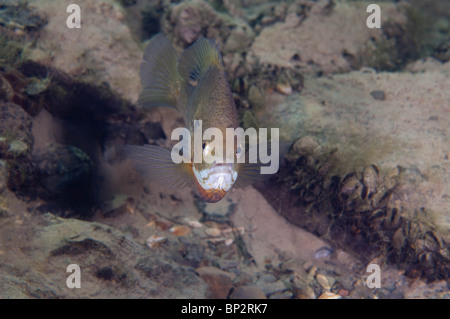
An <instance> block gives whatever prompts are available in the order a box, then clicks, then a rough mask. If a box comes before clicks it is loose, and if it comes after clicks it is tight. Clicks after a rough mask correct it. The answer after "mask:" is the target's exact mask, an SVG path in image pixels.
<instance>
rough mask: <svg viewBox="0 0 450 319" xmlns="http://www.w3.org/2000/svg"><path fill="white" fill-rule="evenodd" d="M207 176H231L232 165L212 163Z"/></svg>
mask: <svg viewBox="0 0 450 319" xmlns="http://www.w3.org/2000/svg"><path fill="white" fill-rule="evenodd" d="M210 170H211V171H210V173H209V175H210V176H211V175H213V174H222V173H225V174H226V173H228V174H233V165H232V164H227V163H214V164H213V165H212V166H211V168H210Z"/></svg>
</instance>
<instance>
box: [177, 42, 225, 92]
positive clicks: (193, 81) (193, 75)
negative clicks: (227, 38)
mask: <svg viewBox="0 0 450 319" xmlns="http://www.w3.org/2000/svg"><path fill="white" fill-rule="evenodd" d="M210 66H215V67H217V68H218V69H219V70H222V69H223V65H222V59H221V56H220V52H219V49H218V48H217V45H216V44H215V42H214V40H210V39H206V38H200V39H198V40H197V41H195V43H194V44H193V45H191V46H190V47H189V48H187V49H186V50H184V52H183V53H182V54H181V56H180V59H179V60H178V73H179V74H180V76H181V78H182V79H183V80H184V81H186V82H187V83H189V84H190V85H191V86H196V85H197V84H198V81H199V80H200V78H201V77H202V76H203V75H204V74H205V73H206V72H207V70H208V68H209V67H210Z"/></svg>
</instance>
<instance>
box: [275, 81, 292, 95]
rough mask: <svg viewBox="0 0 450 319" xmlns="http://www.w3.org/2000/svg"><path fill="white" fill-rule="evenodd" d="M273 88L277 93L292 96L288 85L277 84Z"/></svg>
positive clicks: (290, 87)
mask: <svg viewBox="0 0 450 319" xmlns="http://www.w3.org/2000/svg"><path fill="white" fill-rule="evenodd" d="M275 88H276V89H277V91H278V92H280V93H283V94H285V95H290V94H292V86H291V85H290V84H289V83H278V84H277V85H276V86H275Z"/></svg>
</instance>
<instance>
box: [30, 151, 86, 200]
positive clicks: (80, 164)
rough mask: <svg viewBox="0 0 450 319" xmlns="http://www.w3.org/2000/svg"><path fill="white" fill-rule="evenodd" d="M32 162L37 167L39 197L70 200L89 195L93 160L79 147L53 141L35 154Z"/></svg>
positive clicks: (80, 198)
mask: <svg viewBox="0 0 450 319" xmlns="http://www.w3.org/2000/svg"><path fill="white" fill-rule="evenodd" d="M33 163H34V165H35V167H36V168H37V169H38V170H39V179H38V183H39V185H40V186H41V187H42V189H43V190H42V192H39V193H40V194H39V195H40V196H42V197H44V198H47V199H58V200H62V201H65V200H69V201H70V202H71V203H75V202H80V201H81V202H82V201H88V198H90V196H92V195H89V192H90V191H92V179H91V178H92V167H93V163H92V161H91V159H90V158H89V156H88V155H86V154H85V153H84V152H83V151H82V150H80V149H79V148H77V147H75V146H71V145H61V144H57V143H53V144H50V145H49V146H48V147H47V148H45V149H41V150H39V151H38V152H37V153H36V154H34V155H33Z"/></svg>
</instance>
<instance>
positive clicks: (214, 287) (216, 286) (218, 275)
mask: <svg viewBox="0 0 450 319" xmlns="http://www.w3.org/2000/svg"><path fill="white" fill-rule="evenodd" d="M196 272H197V273H198V274H199V276H200V278H202V279H203V280H204V281H205V282H206V283H207V284H208V287H209V290H208V292H207V294H206V298H215V299H225V298H227V297H228V294H229V293H230V289H231V287H233V282H232V280H233V278H234V275H233V274H231V273H228V272H226V271H223V270H220V269H219V268H216V267H200V268H197V269H196Z"/></svg>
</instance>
